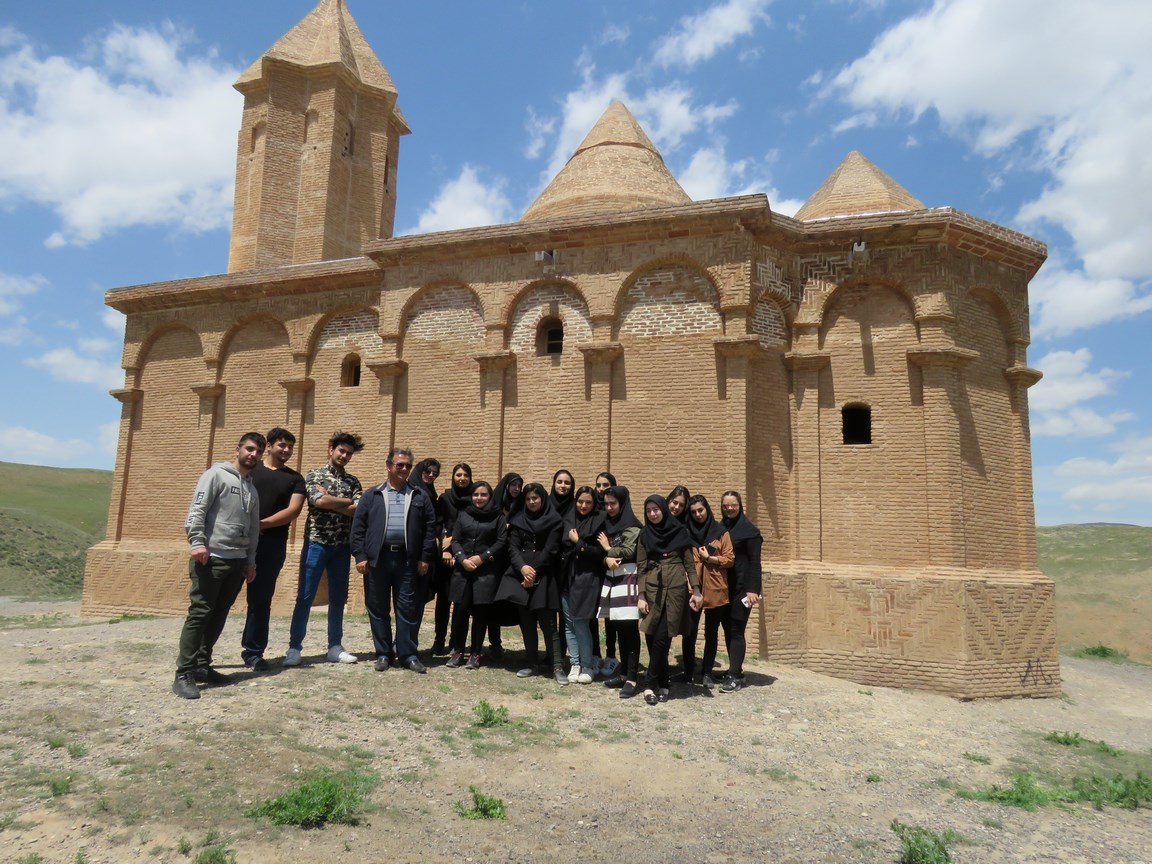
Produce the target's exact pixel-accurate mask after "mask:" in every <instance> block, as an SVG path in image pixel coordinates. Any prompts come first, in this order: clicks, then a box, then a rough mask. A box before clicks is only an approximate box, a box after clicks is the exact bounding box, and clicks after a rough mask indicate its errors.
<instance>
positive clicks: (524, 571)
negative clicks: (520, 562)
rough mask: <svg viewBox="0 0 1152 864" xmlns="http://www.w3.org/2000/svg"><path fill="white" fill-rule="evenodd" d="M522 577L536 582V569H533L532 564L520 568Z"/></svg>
mask: <svg viewBox="0 0 1152 864" xmlns="http://www.w3.org/2000/svg"><path fill="white" fill-rule="evenodd" d="M520 575H521V576H523V577H524V578H525V579H530V580H531V581H533V582H535V581H536V568H535V567H533V566H532V565H531V564H525V565H524V566H523V567H521V568H520Z"/></svg>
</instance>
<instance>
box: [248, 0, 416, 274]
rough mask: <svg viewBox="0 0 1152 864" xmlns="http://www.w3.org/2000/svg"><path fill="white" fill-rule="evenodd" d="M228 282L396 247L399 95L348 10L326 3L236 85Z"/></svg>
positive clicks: (403, 130) (338, 0)
mask: <svg viewBox="0 0 1152 864" xmlns="http://www.w3.org/2000/svg"><path fill="white" fill-rule="evenodd" d="M235 87H236V89H237V90H239V91H240V92H241V93H243V94H244V116H243V120H242V122H241V125H240V136H239V142H238V146H237V150H236V200H235V207H234V210H233V215H232V244H231V247H230V249H229V255H228V270H229V272H233V271H237V270H251V269H261V268H265V267H274V266H277V265H282V264H301V263H306V262H310V261H327V260H334V259H339V258H349V257H353V256H356V255H359V254H361V249H362V248H363V246H364V244H365V243H367V242H370V241H372V240H377V239H381V238H388V237H391V236H392V225H393V220H394V218H395V212H396V166H397V160H398V157H399V143H400V136H401V135H406V134H408V132H410V131H411V130H410V129H409V128H408V125H407V123H406V122H405V120H404V115H403V114H401V113H400V109H399V107H398V106H397V104H396V97H397V93H396V87H395V85H393V83H392V78H391V77H390V76H389V75H388V71H387V70H386V69H385V68H384V66H383V64H381V62H380V61H379V59H377V57H376V55H375V54H374V53H373V52H372V49H371V48H370V47H369V46H368V43H367V42H366V41H365V39H364V37H363V36H362V35H361V33H360V28H359V27H357V26H356V22H355V21H354V20H353V19H352V16H351V14H350V13H349V12H348V9H347V7H346V6H345V5H344V0H321V2H320V3H319V5H317V6H316V8H315V9H313V10H312V11H311V12H310V13H309V14H308V15H307V16H306V17H305V18H304V20H302V21H301V22H300V23H299V24H297V25H296V26H295V27H293V28H292V30H290V31H289V32H288V33H287V34H286V35H285V36H284V37H282V38H281V39H280V40H279V41H278V42H277V43H276V44H275V45H273V46H272V47H271V48H270V49H269V50H268V51H267V52H265V54H264V55H263V56H262V57H260V58H259V59H258V60H257V61H256V62H255V63H253V64H252V65H251V66H250V67H248V69H247V70H246V71H245V72H244V73H243V74H242V75H241V76H240V78H239V79H238V80H237V81H236V84H235Z"/></svg>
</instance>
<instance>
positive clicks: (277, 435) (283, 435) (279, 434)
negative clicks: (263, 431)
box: [267, 426, 296, 444]
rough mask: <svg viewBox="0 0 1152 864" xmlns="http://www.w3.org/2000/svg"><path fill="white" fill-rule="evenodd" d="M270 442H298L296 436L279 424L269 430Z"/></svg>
mask: <svg viewBox="0 0 1152 864" xmlns="http://www.w3.org/2000/svg"><path fill="white" fill-rule="evenodd" d="M267 437H268V443H269V444H275V443H276V442H277V441H287V442H288V443H289V444H295V443H296V436H295V435H293V434H292V433H291V432H289V431H288V430H287V429H283V428H281V427H279V426H273V427H272V428H271V429H269V430H268V436H267Z"/></svg>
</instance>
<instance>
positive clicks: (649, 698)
mask: <svg viewBox="0 0 1152 864" xmlns="http://www.w3.org/2000/svg"><path fill="white" fill-rule="evenodd" d="M644 701H645V702H647V703H648V704H649V705H655V704H656V691H655V690H645V691H644Z"/></svg>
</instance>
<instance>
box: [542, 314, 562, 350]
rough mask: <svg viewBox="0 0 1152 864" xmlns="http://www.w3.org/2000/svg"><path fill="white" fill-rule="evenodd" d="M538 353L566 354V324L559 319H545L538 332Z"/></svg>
mask: <svg viewBox="0 0 1152 864" xmlns="http://www.w3.org/2000/svg"><path fill="white" fill-rule="evenodd" d="M536 353H537V354H541V355H545V356H548V355H556V354H563V353H564V322H563V321H561V320H560V319H559V318H545V319H544V320H543V321H541V322H540V326H539V328H538V329H537V331H536Z"/></svg>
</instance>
